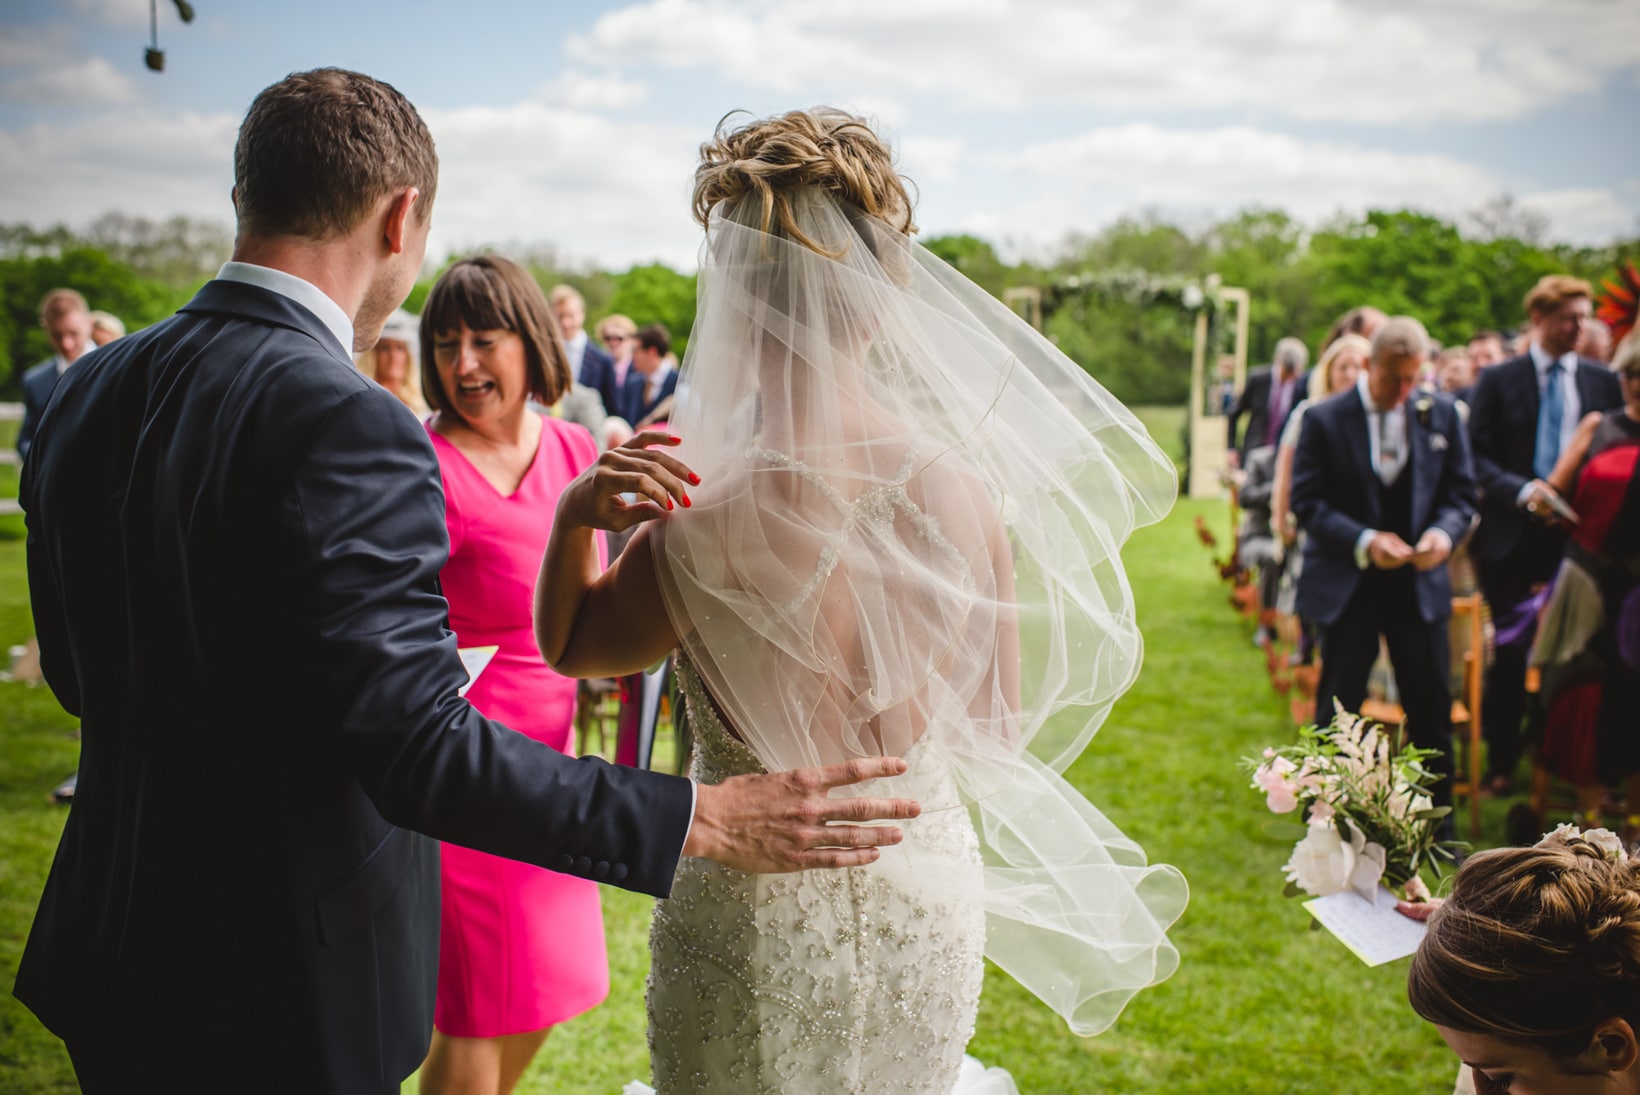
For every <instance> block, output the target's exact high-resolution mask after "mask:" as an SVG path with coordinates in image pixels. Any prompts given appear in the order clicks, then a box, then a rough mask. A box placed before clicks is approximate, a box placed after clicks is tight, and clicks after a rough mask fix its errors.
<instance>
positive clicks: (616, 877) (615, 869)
mask: <svg viewBox="0 0 1640 1095" xmlns="http://www.w3.org/2000/svg"><path fill="white" fill-rule="evenodd" d="M625 877H626V864H625V863H615V864H611V866H610V868H609V880H610V881H611V882H619V881H621V879H623V878H625Z"/></svg>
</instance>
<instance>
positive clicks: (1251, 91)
mask: <svg viewBox="0 0 1640 1095" xmlns="http://www.w3.org/2000/svg"><path fill="white" fill-rule="evenodd" d="M1636 40H1640V4H1632V3H1622V4H1617V3H1605V2H1602V0H1449V2H1447V3H1444V4H1417V5H1414V4H1413V3H1411V0H1389V2H1386V3H1383V4H1366V3H1361V2H1354V0H1306V2H1305V3H1302V4H1293V3H1291V2H1290V0H1239V2H1238V3H1235V4H1230V5H1225V4H1223V3H1222V2H1221V0H1180V2H1178V3H1163V4H1158V3H1157V2H1156V0H1106V2H1102V3H1098V4H1090V3H1086V2H1085V0H1039V2H1037V3H1033V4H1031V5H1010V4H1007V3H1005V2H1002V0H970V2H967V3H957V2H949V3H944V4H935V3H930V2H926V0H918V2H916V3H901V4H885V3H882V2H881V0H832V2H831V3H827V4H777V3H771V2H769V0H648V2H646V3H640V4H634V5H631V6H628V7H624V8H620V9H617V10H615V11H612V12H608V13H606V14H604V15H603V16H601V17H600V18H599V19H598V20H597V22H595V23H594V24H593V26H592V27H591V28H590V29H589V30H588V31H587V32H586V33H585V34H582V35H572V36H571V37H570V38H569V40H568V46H567V51H566V52H567V53H568V54H569V55H570V56H572V57H575V58H578V59H580V60H581V61H583V62H584V63H597V64H608V63H611V60H612V59H614V62H615V63H618V64H628V63H630V64H634V65H643V66H666V67H672V68H680V69H699V70H704V71H708V72H712V73H714V74H717V75H720V76H724V77H727V78H728V79H731V80H733V81H736V82H738V83H741V84H744V85H747V86H750V87H755V88H764V89H770V90H774V91H782V92H795V91H798V90H800V89H803V88H809V87H817V88H821V89H834V88H844V89H846V88H849V87H860V86H864V87H871V88H875V89H880V90H881V91H883V92H885V93H887V94H902V95H903V94H922V95H930V96H937V97H940V98H942V99H952V100H956V101H960V102H965V103H969V104H974V105H977V106H981V107H986V108H996V107H1002V108H1021V107H1031V106H1040V105H1041V104H1054V105H1057V106H1084V107H1093V108H1098V109H1105V110H1128V109H1143V110H1148V111H1156V110H1202V109H1215V108H1217V109H1240V110H1252V111H1257V112H1261V113H1269V114H1275V115H1283V116H1288V117H1294V118H1303V119H1331V120H1343V121H1355V122H1410V123H1419V124H1421V123H1427V122H1435V121H1479V120H1499V119H1510V118H1518V117H1522V116H1525V115H1527V114H1530V113H1532V112H1534V111H1537V110H1540V109H1543V108H1546V107H1551V106H1553V105H1555V104H1557V103H1561V102H1564V101H1566V100H1568V99H1570V98H1573V97H1575V96H1579V95H1583V94H1586V93H1589V92H1592V91H1594V90H1595V89H1596V88H1597V87H1598V86H1599V84H1600V81H1601V80H1603V79H1604V78H1606V77H1607V76H1610V75H1612V74H1613V73H1617V72H1628V73H1635V72H1640V53H1637V52H1636V51H1635V49H1634V48H1633V43H1634V42H1635V41H1636Z"/></svg>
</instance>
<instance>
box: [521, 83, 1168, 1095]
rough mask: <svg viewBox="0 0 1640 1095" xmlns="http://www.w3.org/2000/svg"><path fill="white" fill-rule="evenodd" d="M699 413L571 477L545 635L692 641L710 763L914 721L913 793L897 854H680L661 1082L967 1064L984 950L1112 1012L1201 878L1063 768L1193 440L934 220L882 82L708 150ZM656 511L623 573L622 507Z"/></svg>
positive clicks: (824, 760)
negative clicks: (1092, 799)
mask: <svg viewBox="0 0 1640 1095" xmlns="http://www.w3.org/2000/svg"><path fill="white" fill-rule="evenodd" d="M701 153H702V156H701V165H700V167H699V169H698V171H697V172H696V180H695V195H694V207H695V215H696V217H697V219H699V220H700V222H701V223H702V225H703V226H704V227H705V228H706V242H705V244H704V246H703V249H702V253H701V271H700V288H699V311H698V315H697V318H696V321H695V326H694V330H693V332H692V334H691V338H690V341H689V347H688V353H687V355H686V356H685V359H684V363H683V372H682V377H681V379H680V384H679V389H678V392H679V398H678V404H677V406H678V410H677V413H676V415H675V417H674V418H673V421H672V427H673V428H674V430H675V431H676V433H677V434H679V435H681V438H682V440H681V441H680V440H679V438H678V437H672V436H669V435H666V434H662V433H657V432H653V431H651V432H646V433H642V434H639V435H638V436H637V437H635V438H634V439H633V440H632V441H631V442H629V443H628V444H627V445H625V446H622V447H620V448H618V449H614V450H611V451H610V452H608V453H606V454H605V455H604V456H603V457H602V458H601V459H600V461H599V463H598V464H597V465H596V466H595V467H594V468H593V469H590V470H589V471H588V472H587V473H586V474H584V475H583V476H582V477H581V478H580V479H578V480H576V481H575V482H574V483H572V484H571V486H570V487H569V488H568V489H567V490H565V492H564V494H563V496H562V499H561V501H560V503H559V508H558V514H557V518H556V520H555V523H554V526H553V530H552V539H551V542H550V543H549V545H548V549H547V554H546V558H545V559H544V561H543V564H542V573H541V580H540V583H539V585H538V587H537V594H536V597H537V604H536V629H537V638H538V639H539V641H540V646H541V652H542V654H543V655H544V656H545V657H546V658H547V660H548V662H550V663H551V664H552V665H553V666H554V667H555V668H557V669H558V670H559V671H560V672H563V673H566V674H573V675H579V676H593V675H597V676H615V675H619V674H624V673H630V672H633V671H635V670H638V669H640V668H643V667H645V666H648V665H651V664H653V663H654V662H656V661H658V660H660V659H661V658H663V657H665V656H666V655H667V654H668V653H669V652H671V651H672V650H673V649H674V648H676V649H677V650H678V678H679V681H680V688H681V691H682V695H683V702H684V706H685V709H686V712H687V718H688V723H689V726H690V728H691V730H692V733H693V746H692V757H691V774H692V775H693V776H694V777H695V778H696V779H697V780H703V781H706V782H709V783H716V782H720V781H723V780H725V779H729V778H732V777H733V776H735V775H737V774H741V773H748V772H757V771H763V770H768V771H782V770H789V769H795V768H800V767H805V766H812V765H824V764H831V763H837V762H841V761H847V760H850V759H852V758H858V757H876V756H890V757H903V758H904V760H905V762H906V765H907V770H906V771H905V773H904V774H903V775H900V776H897V777H894V778H893V779H891V780H884V781H881V783H882V785H880V786H875V787H868V786H865V785H862V786H861V787H859V788H851V789H850V790H851V792H853V793H859V794H893V795H900V796H906V797H914V798H916V799H918V800H919V801H920V802H921V804H922V814H921V816H920V817H919V818H918V819H917V820H915V821H912V822H909V823H906V824H905V825H904V841H903V843H901V844H900V845H898V846H895V847H892V848H889V849H886V850H884V851H883V852H882V853H881V854H880V856H878V857H877V858H876V859H875V861H874V862H872V863H870V864H869V865H868V866H864V867H855V868H850V869H847V870H843V871H818V870H817V871H807V872H801V873H797V874H791V875H783V876H758V875H750V874H742V873H739V872H736V871H733V870H730V869H726V868H723V867H720V866H717V865H715V864H713V863H710V862H707V861H704V860H694V859H687V860H685V861H684V862H683V864H682V865H681V866H680V868H679V871H678V876H677V879H676V882H675V884H674V888H673V891H672V896H671V897H670V898H669V899H667V900H665V901H661V902H659V903H658V904H657V906H656V910H655V918H654V923H653V927H652V930H651V938H650V943H651V949H652V972H651V976H650V982H649V996H648V1003H649V1043H650V1050H651V1054H652V1058H653V1064H654V1073H655V1082H656V1085H657V1087H658V1088H659V1089H660V1091H661V1092H663V1093H670V1092H715V1091H723V1092H730V1091H733V1092H749V1091H757V1092H790V1091H826V1092H832V1091H837V1092H900V1091H904V1092H937V1093H941V1095H944V1093H948V1092H950V1091H952V1090H953V1088H954V1087H955V1086H956V1084H957V1082H958V1074H959V1072H960V1071H961V1070H962V1067H963V1049H964V1047H965V1046H966V1044H967V1042H968V1039H969V1037H970V1036H971V1035H972V1033H973V1027H974V1018H975V1014H976V1011H977V1008H978V1004H979V995H980V987H981V982H982V979H983V962H982V956H989V957H990V958H991V959H992V960H993V961H994V962H996V964H997V965H998V966H1000V967H1001V968H1002V969H1004V970H1006V971H1007V972H1008V973H1009V974H1011V975H1012V976H1014V977H1015V978H1017V979H1018V980H1019V981H1020V982H1021V983H1023V984H1024V985H1025V986H1026V987H1027V988H1029V989H1030V990H1031V991H1032V992H1034V993H1035V994H1036V995H1038V996H1039V997H1041V998H1042V999H1043V1000H1044V1001H1045V1002H1046V1003H1047V1004H1048V1005H1049V1006H1051V1007H1053V1008H1054V1009H1055V1010H1056V1011H1058V1012H1059V1013H1060V1014H1061V1015H1063V1016H1064V1018H1065V1020H1066V1021H1067V1023H1068V1024H1069V1025H1070V1027H1071V1029H1072V1030H1074V1031H1076V1032H1078V1033H1080V1034H1093V1033H1097V1032H1098V1031H1100V1030H1103V1029H1105V1028H1106V1027H1108V1026H1109V1025H1110V1024H1111V1023H1112V1022H1114V1021H1115V1019H1116V1016H1117V1015H1118V1014H1119V1013H1120V1011H1121V1009H1122V1007H1123V1006H1124V1005H1125V1004H1126V1002H1127V1001H1128V999H1130V998H1131V997H1132V996H1133V995H1134V994H1135V993H1137V992H1138V991H1139V990H1140V989H1142V988H1144V987H1146V986H1148V985H1152V984H1155V983H1157V982H1158V981H1160V980H1162V979H1163V978H1165V977H1167V976H1168V975H1169V974H1170V973H1171V972H1172V971H1173V969H1174V967H1175V966H1176V965H1177V962H1178V954H1177V951H1176V950H1175V949H1174V948H1173V947H1172V945H1171V944H1170V943H1169V942H1168V940H1167V937H1166V934H1165V932H1166V929H1167V927H1168V926H1169V925H1170V924H1171V923H1172V922H1173V921H1174V920H1175V919H1177V917H1178V916H1179V915H1180V913H1181V912H1182V911H1183V908H1184V904H1185V897H1186V888H1185V884H1184V879H1183V878H1182V877H1181V876H1180V875H1179V873H1178V872H1177V871H1175V870H1174V869H1173V868H1171V867H1161V866H1147V865H1146V862H1145V858H1144V854H1143V852H1142V851H1141V850H1140V849H1139V847H1138V846H1137V845H1135V844H1134V843H1132V842H1131V841H1129V840H1127V839H1126V838H1125V837H1123V836H1122V834H1121V833H1120V832H1119V831H1118V830H1117V829H1116V828H1115V827H1114V826H1113V825H1112V824H1111V823H1110V822H1109V821H1108V820H1106V819H1105V817H1104V816H1103V815H1102V814H1101V813H1100V812H1099V811H1098V810H1097V809H1096V808H1094V807H1093V806H1092V805H1091V804H1090V803H1089V802H1088V801H1087V800H1086V799H1085V798H1083V797H1082V796H1081V795H1080V794H1079V793H1078V792H1077V791H1076V790H1075V789H1074V788H1072V787H1071V786H1070V784H1069V783H1067V782H1066V781H1065V780H1064V779H1063V778H1061V776H1060V774H1059V773H1060V772H1062V771H1063V770H1064V768H1065V767H1066V766H1068V765H1069V764H1070V762H1071V761H1073V760H1074V759H1075V758H1076V757H1077V756H1078V754H1080V753H1081V751H1082V749H1083V748H1084V747H1085V746H1086V745H1087V743H1088V740H1089V739H1090V738H1091V737H1092V735H1093V733H1094V731H1095V730H1096V729H1097V727H1098V725H1099V723H1100V722H1101V721H1103V719H1104V717H1105V715H1106V714H1107V713H1108V711H1109V709H1110V707H1111V704H1112V703H1113V702H1114V701H1115V699H1116V698H1117V696H1118V695H1120V694H1121V693H1122V691H1124V690H1125V689H1126V688H1127V686H1128V685H1129V684H1130V683H1131V682H1132V680H1133V678H1134V677H1135V675H1136V674H1137V672H1138V669H1139V663H1140V658H1141V643H1140V639H1139V634H1138V631H1137V628H1136V626H1135V623H1134V613H1133V604H1132V598H1131V594H1130V591H1129V588H1128V585H1127V580H1126V577H1125V575H1124V574H1123V571H1122V568H1121V561H1120V558H1119V556H1118V551H1119V549H1120V547H1121V544H1122V542H1123V541H1124V540H1125V539H1126V537H1127V535H1128V533H1129V532H1130V531H1131V530H1132V528H1133V527H1134V526H1135V525H1137V524H1141V523H1146V522H1150V521H1154V520H1157V519H1158V518H1159V517H1160V516H1161V515H1162V514H1163V513H1164V512H1165V511H1166V509H1167V507H1168V506H1169V505H1171V503H1172V499H1173V493H1174V490H1175V483H1174V477H1173V470H1172V466H1171V464H1170V463H1169V461H1168V460H1167V459H1166V458H1165V457H1164V456H1163V455H1162V454H1161V453H1160V452H1159V451H1158V450H1157V449H1156V447H1155V446H1154V445H1153V444H1152V442H1151V441H1150V439H1149V437H1148V436H1147V435H1146V434H1145V432H1144V430H1143V428H1142V427H1141V426H1140V425H1139V424H1138V422H1137V421H1136V420H1135V419H1134V418H1133V416H1132V415H1131V414H1129V413H1128V412H1127V410H1126V409H1125V408H1123V407H1122V406H1121V405H1120V404H1118V403H1117V402H1116V401H1115V400H1113V399H1112V398H1111V397H1110V396H1109V394H1108V393H1106V392H1105V391H1104V390H1103V389H1102V388H1100V387H1099V386H1098V385H1097V384H1094V383H1093V382H1092V381H1091V380H1089V379H1088V378H1087V376H1086V375H1085V374H1084V373H1083V371H1082V370H1081V369H1080V368H1078V367H1077V366H1076V365H1074V364H1073V363H1072V362H1070V361H1069V360H1068V359H1066V358H1065V357H1064V356H1063V355H1062V354H1060V353H1059V352H1058V351H1057V350H1055V349H1054V348H1053V347H1052V346H1051V345H1050V344H1049V343H1047V342H1046V341H1045V340H1043V339H1042V338H1041V337H1040V336H1039V335H1038V334H1037V333H1036V332H1035V331H1034V330H1032V329H1031V328H1030V327H1029V326H1027V325H1026V324H1024V323H1023V322H1021V321H1020V320H1019V319H1018V318H1017V317H1015V316H1014V315H1013V314H1012V313H1011V312H1009V311H1008V310H1007V309H1006V308H1004V307H1003V306H1002V305H1000V304H999V303H997V302H996V301H995V300H994V299H992V298H991V297H990V296H988V295H987V294H985V293H984V292H983V291H981V290H980V289H978V288H977V287H976V286H974V285H973V284H971V283H970V282H968V281H967V280H965V279H964V278H963V277H962V276H961V275H960V274H958V273H957V272H955V271H954V270H952V269H951V268H950V267H948V266H946V265H945V264H944V263H942V262H941V261H940V260H939V259H937V258H935V257H934V256H933V255H931V254H930V253H929V252H928V251H926V250H924V249H923V248H921V247H919V246H917V245H916V244H915V243H914V242H913V241H912V239H911V235H910V234H911V233H912V232H914V231H915V228H914V226H913V225H912V221H911V201H910V199H909V197H908V195H907V193H906V189H905V186H904V183H903V181H902V180H901V179H900V178H899V176H898V175H897V174H896V173H895V171H894V167H893V162H892V158H891V153H890V151H889V149H888V147H887V146H886V145H885V144H884V142H882V141H881V140H880V139H879V138H878V137H877V136H876V134H874V133H873V132H872V131H871V129H870V128H869V127H868V126H867V125H866V124H865V123H864V122H863V121H862V120H860V119H858V118H855V117H853V116H851V115H848V114H844V113H841V112H838V111H834V110H829V109H816V110H812V111H794V112H792V113H789V114H786V115H783V116H780V117H777V118H771V119H767V120H759V121H752V122H749V123H747V124H744V125H742V126H740V127H739V128H735V129H728V128H724V127H720V129H719V131H718V133H717V134H716V135H715V137H714V139H713V140H712V141H711V142H709V143H707V144H706V145H705V146H703V148H702V150H701ZM633 525H641V526H642V527H641V528H640V529H639V531H638V532H637V534H636V535H635V536H634V537H633V539H632V541H631V543H630V544H629V546H628V547H627V549H626V551H625V553H624V554H623V555H622V556H621V558H620V559H619V561H618V562H617V563H616V565H614V566H612V567H611V568H610V569H609V570H608V571H606V572H603V573H600V572H599V570H598V557H597V553H596V550H595V547H594V530H595V529H599V528H614V529H621V528H628V527H632V526H633Z"/></svg>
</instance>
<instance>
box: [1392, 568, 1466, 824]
mask: <svg viewBox="0 0 1640 1095" xmlns="http://www.w3.org/2000/svg"><path fill="white" fill-rule="evenodd" d="M1452 615H1453V617H1454V618H1456V619H1463V620H1465V623H1466V626H1467V630H1468V643H1467V649H1466V650H1464V652H1463V672H1462V679H1463V686H1462V688H1460V690H1459V694H1458V695H1457V696H1456V697H1454V698H1453V700H1452V726H1453V730H1454V733H1453V735H1452V742H1453V745H1454V747H1456V746H1457V744H1458V742H1459V740H1460V738H1459V735H1458V733H1457V732H1456V731H1457V728H1458V727H1460V726H1462V727H1464V728H1465V732H1464V734H1463V736H1462V741H1463V749H1462V750H1456V749H1455V751H1457V752H1458V753H1459V755H1458V756H1455V757H1453V758H1452V759H1453V765H1452V799H1453V801H1454V802H1456V801H1457V800H1458V799H1459V798H1460V797H1464V798H1467V799H1468V800H1469V835H1470V836H1471V838H1479V837H1480V835H1481V795H1480V790H1481V680H1482V677H1483V676H1484V671H1483V670H1484V667H1483V665H1482V662H1483V661H1484V660H1485V657H1486V633H1485V630H1484V627H1483V618H1482V600H1481V595H1480V594H1479V593H1471V594H1469V595H1468V596H1467V597H1454V598H1452ZM1361 714H1362V715H1363V716H1365V717H1367V718H1369V719H1373V720H1375V721H1377V722H1381V723H1383V724H1384V725H1385V726H1400V725H1401V724H1402V723H1403V722H1405V721H1406V717H1407V716H1406V712H1405V711H1403V710H1402V709H1401V705H1400V704H1398V703H1387V702H1385V701H1383V700H1373V699H1369V700H1367V701H1366V702H1365V703H1363V704H1362V705H1361Z"/></svg>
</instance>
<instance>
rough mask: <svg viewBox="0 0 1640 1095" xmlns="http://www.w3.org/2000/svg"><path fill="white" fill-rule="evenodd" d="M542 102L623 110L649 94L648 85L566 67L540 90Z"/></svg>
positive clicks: (591, 108) (574, 107) (580, 107)
mask: <svg viewBox="0 0 1640 1095" xmlns="http://www.w3.org/2000/svg"><path fill="white" fill-rule="evenodd" d="M538 97H539V98H540V100H541V101H542V102H543V103H551V104H554V105H556V106H563V107H569V108H571V109H576V110H626V109H628V108H630V107H634V106H637V105H638V104H639V103H642V102H643V101H644V100H645V99H647V98H649V87H648V85H647V84H644V83H643V82H641V81H638V80H623V79H621V78H620V77H618V76H611V75H608V74H604V73H589V72H585V71H582V70H580V69H570V70H568V71H566V72H563V73H561V74H560V75H559V76H558V77H557V78H556V79H554V80H553V81H552V82H551V83H550V84H547V85H546V86H545V87H543V88H542V89H541V91H540V94H539V96H538Z"/></svg>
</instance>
